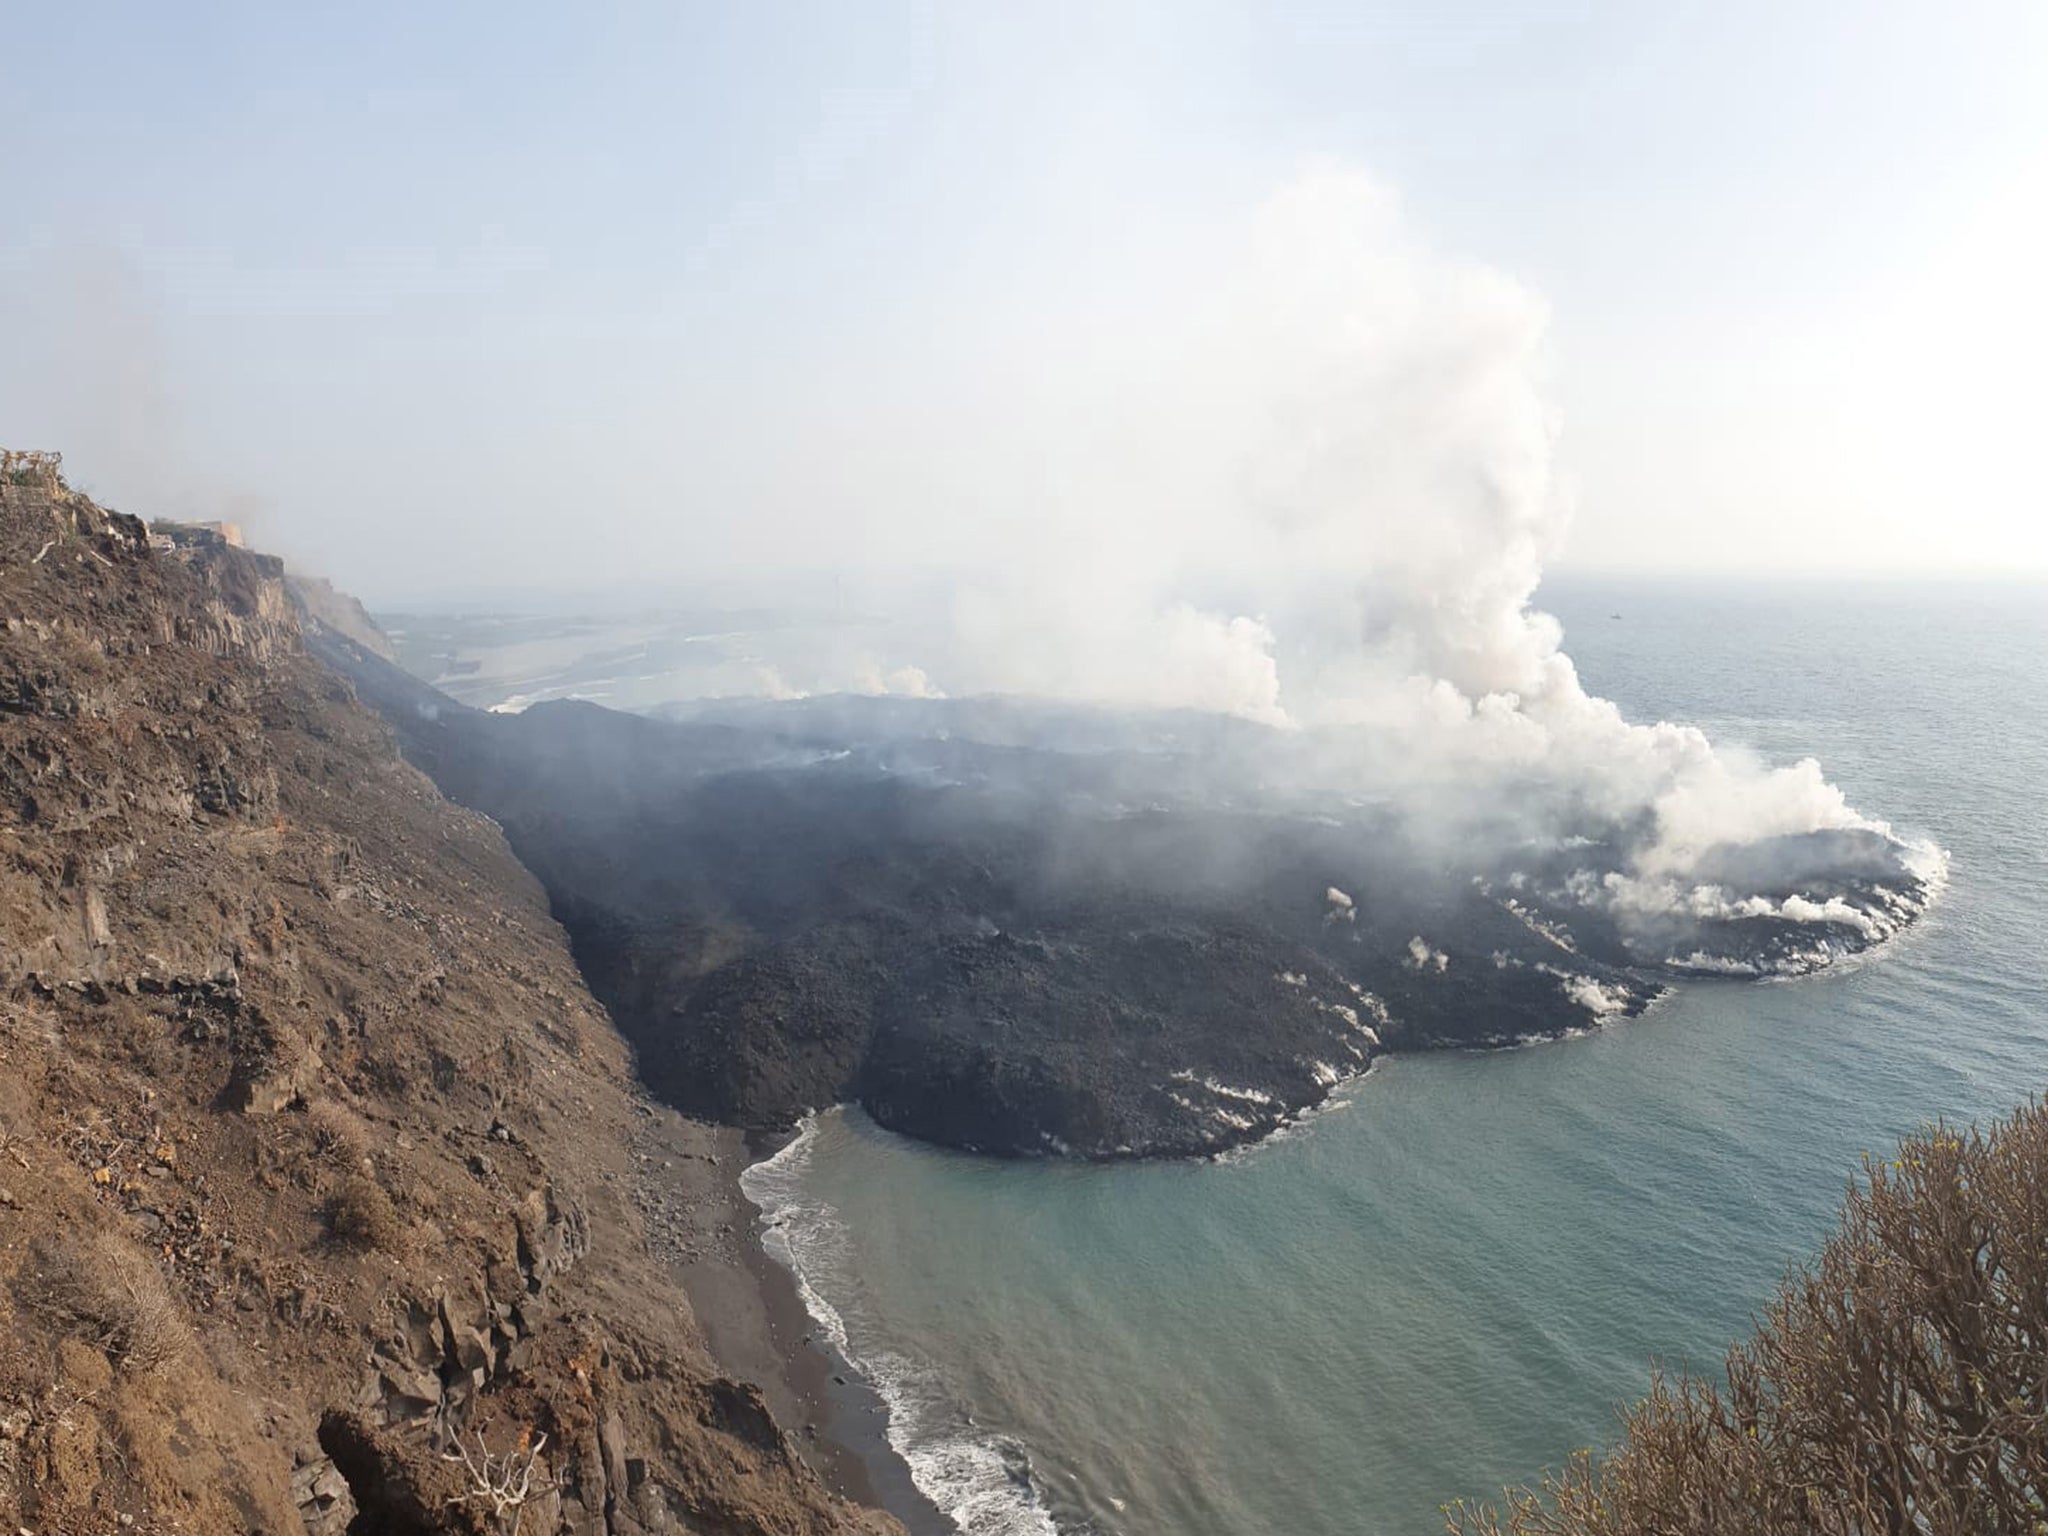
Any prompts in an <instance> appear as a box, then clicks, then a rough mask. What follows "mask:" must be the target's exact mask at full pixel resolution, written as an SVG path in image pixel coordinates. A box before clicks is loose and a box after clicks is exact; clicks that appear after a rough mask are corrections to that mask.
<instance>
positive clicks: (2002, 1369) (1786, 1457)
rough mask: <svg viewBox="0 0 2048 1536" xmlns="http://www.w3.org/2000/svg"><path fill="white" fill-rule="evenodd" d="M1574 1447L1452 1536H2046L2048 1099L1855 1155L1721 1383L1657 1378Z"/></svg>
mask: <svg viewBox="0 0 2048 1536" xmlns="http://www.w3.org/2000/svg"><path fill="white" fill-rule="evenodd" d="M1624 1426H1625V1435H1624V1438H1623V1439H1622V1441H1621V1443H1620V1444H1619V1446H1617V1447H1616V1449H1615V1450H1614V1451H1612V1452H1611V1453H1610V1454H1609V1455H1608V1456H1606V1457H1605V1458H1604V1459H1599V1460H1596V1459H1594V1458H1593V1457H1592V1456H1591V1455H1589V1454H1585V1453H1581V1454H1580V1455H1579V1456H1578V1457H1576V1458H1574V1459H1573V1461H1572V1462H1571V1463H1570V1464H1569V1465H1568V1466H1567V1467H1566V1468H1565V1470H1564V1471H1563V1472H1561V1473H1555V1474H1552V1475H1551V1476H1550V1477H1548V1478H1546V1479H1545V1481H1544V1484H1543V1486H1542V1488H1541V1489H1535V1490H1531V1489H1522V1490H1516V1491H1511V1492H1510V1493H1509V1494H1508V1495H1507V1498H1506V1504H1505V1508H1504V1509H1493V1508H1473V1507H1470V1506H1466V1505H1459V1506H1457V1507H1455V1508H1453V1509H1451V1510H1449V1511H1448V1515H1449V1519H1448V1529H1449V1530H1450V1531H1451V1532H1453V1533H1459V1536H1501V1533H1508V1536H1642V1533H1650V1532H1657V1533H1694V1532H1698V1533H1702V1536H1704V1533H1707V1532H1724V1531H1741V1532H1753V1533H1758V1536H1765V1533H1769V1536H1778V1533H1784V1536H1791V1533H1794V1532H1798V1533H1802V1536H1804V1533H1816V1536H1865V1533H1873V1532H1880V1531H1883V1532H1919V1533H1926V1536H1948V1533H1952V1532H1953V1533H1963V1532H1973V1533H1974V1532H1989V1531H2015V1532H2018V1531H2025V1532H2042V1531H2048V1105H2044V1104H2043V1103H2041V1102H2040V1101H2034V1102H2030V1103H2029V1104H2027V1105H2026V1106H2025V1107H2023V1108H2022V1109H2021V1110H2019V1111H2018V1112H2017V1113H2016V1114H2015V1115H2014V1116H2013V1118H2012V1119H2011V1120H2010V1121H2008V1122H2005V1123H2003V1124H1998V1125H1994V1126H1993V1128H1992V1129H1991V1130H1990V1131H1989V1132H1988V1133H1981V1132H1979V1131H1977V1130H1976V1129H1974V1128H1972V1129H1971V1130H1968V1131H1955V1130H1952V1129H1950V1128H1948V1127H1946V1126H1942V1125H1936V1126H1933V1127H1931V1128H1930V1129H1928V1130H1926V1131H1923V1132H1921V1133H1920V1134H1918V1135H1916V1136H1912V1137H1909V1138H1907V1139H1906V1140H1905V1141H1904V1142H1902V1143H1901V1144H1900V1146H1899V1149H1898V1154H1897V1156H1896V1157H1893V1158H1891V1159H1889V1160H1886V1161H1881V1162H1880V1161H1876V1160H1872V1159H1866V1160H1865V1167H1864V1178H1863V1180H1862V1182H1861V1183H1860V1184H1859V1185H1857V1186H1856V1187H1854V1188H1852V1189H1851V1190H1850V1192H1849V1197H1848V1201H1847V1203H1846V1205H1845V1206H1844V1208H1843V1212H1842V1220H1841V1225H1840V1227H1839V1228H1838V1230H1837V1231H1836V1232H1835V1234H1834V1236H1833V1237H1832V1238H1831V1239H1830V1240H1829V1241H1828V1243H1827V1245H1826V1246H1825V1247H1824V1248H1823V1249H1822V1250H1821V1254H1820V1258H1819V1259H1818V1261H1817V1262H1816V1263H1815V1264H1814V1265H1813V1267H1812V1268H1811V1269H1806V1270H1800V1271H1796V1272H1795V1273H1794V1274H1793V1275H1792V1276H1791V1277H1790V1278H1789V1279H1787V1280H1786V1282H1785V1283H1784V1285H1783V1286H1782V1288H1781V1289H1780V1291H1779V1293H1778V1295H1777V1297H1776V1299H1775V1300H1774V1301H1773V1302H1772V1303H1771V1304H1770V1306H1769V1307H1768V1308H1766V1310H1765V1314H1764V1317H1763V1319H1762V1320H1761V1321H1760V1322H1759V1323H1758V1325H1757V1328H1756V1332H1755V1334H1754V1335H1753V1336H1752V1337H1751V1338H1750V1339H1749V1340H1748V1341H1747V1342H1745V1343H1741V1344H1738V1345H1736V1346H1735V1348H1734V1349H1732V1350H1730V1351H1729V1354H1728V1360H1727V1372H1726V1384H1725V1386H1721V1385H1716V1384H1714V1383H1712V1382H1708V1381H1703V1380H1698V1379H1693V1378H1684V1377H1681V1378H1679V1379H1678V1380H1675V1381H1673V1380H1667V1379H1662V1378H1660V1379H1658V1380H1657V1381H1656V1382H1655V1383H1654V1385H1653V1387H1652V1389H1651V1393H1650V1396H1649V1398H1648V1399H1647V1400H1646V1401H1644V1402H1642V1403H1639V1404H1638V1405H1637V1406H1636V1407H1635V1408H1634V1409H1633V1410H1632V1411H1631V1412H1630V1413H1629V1414H1628V1415H1627V1416H1626V1418H1625V1421H1624Z"/></svg>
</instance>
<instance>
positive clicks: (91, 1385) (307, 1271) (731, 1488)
mask: <svg viewBox="0 0 2048 1536" xmlns="http://www.w3.org/2000/svg"><path fill="white" fill-rule="evenodd" d="M668 1114H669V1112H668V1111H666V1110H662V1109H659V1108H656V1107H655V1106H653V1105H651V1104H650V1103H648V1102H647V1101H646V1100H645V1099H644V1097H643V1096H642V1095H640V1094H639V1092H638V1091H637V1089H636V1088H635V1086H634V1083H633V1079H632V1076H631V1067H630V1062H629V1059H628V1054H627V1051H626V1049H625V1047H624V1046H623V1044H622V1043H621V1041H620V1039H619V1037H618V1036H617V1034H616V1033H615V1032H614V1030H613V1029H612V1027H611V1025H610V1023H609V1021H608V1020H607V1018H606V1017H605V1015H604V1012H603V1010H602V1009H601V1008H599V1007H598V1005H597V1004H596V1003H595V1002H594V1001H593V1000H592V999H591V997H590V996H589V994H588V993H587V992H586V991H585V989H584V987H583V985H582V983H581V981H580V980H579V978H578V975H577V972H576V969H575V966H574V964H573V962H572V961H571V959H570V956H569V954H568V951H567V949H566V947H565V945H564V942H563V938H562V935H561V932H560V930H559V929H558V928H557V927H556V926H555V924H554V922H553V921H552V920H551V919H550V917H549V916H548V909H547V906H546V903H545V901H544V899H543V897H542V895H541V893H540V891H539V889H538V887H537V886H536V885H535V883H534V882H533V881H532V879H531V878H530V877H528V875H527V874H526V873H525V871H524V870H522V869H521V868H520V866H519V865H518V863H517V862H516V861H515V860H514V859H513V857H512V856H511V854H510V852H509V851H508V850H507V848H506V846H505V843H504V840H503V838H502V837H501V836H500V834H499V832H498V830H497V828H496V826H495V825H494V824H493V823H491V822H490V821H488V820H486V819H484V818H483V817H481V816H477V815H474V814H472V813H469V812H466V811H463V810H460V809H458V808H456V807H454V806H452V805H450V804H449V803H448V802H447V801H445V800H443V799H442V798H441V797H440V796H439V794H438V793H437V792H436V791H435V790H434V788H433V786H432V785H431V784H430V783H429V782H428V781H427V780H426V779H425V778H424V777H423V776H422V775H421V774H419V773H418V772H416V771H414V770H413V769H411V768H409V767H408V766H406V765H405V764H404V763H403V762H402V761H401V760H400V759H399V757H398V754H397V752H396V751H395V749H394V747H393V745H392V742H391V739H390V736H389V734H388V732H387V731H386V729H385V728H384V726H383V725H382V724H381V723H379V722H378V721H377V720H376V719H375V718H374V717H372V716H371V715H370V714H369V713H368V712H367V711H366V710H364V709H363V708H361V707H360V706H359V705H358V704H357V703H356V702H355V699H354V697H353V694H352V692H351V691H350V689H349V687H348V685H347V684H345V683H343V682H342V681H341V680H339V679H338V678H337V677H335V676H334V675H333V674H332V673H330V672H328V671H327V670H326V669H324V668H323V667H322V666H320V665H319V664H318V663H317V662H316V661H314V660H313V659H311V658H310V657H308V656H307V655H305V654H304V652H303V651H302V649H301V646H300V643H299V632H298V627H297V624H296V621H295V620H294V618H293V616H292V609H291V607H290V604H289V603H288V601H287V598H286V594H285V591H284V587H283V582H282V572H281V569H280V568H279V567H278V566H277V564H276V562H274V561H270V560H267V559H266V558H264V557H262V556H257V555H252V554H248V553H246V552H243V551H239V550H226V549H223V550H208V551H199V552H187V553H165V552H161V551H156V550H152V549H151V548H150V546H149V541H148V538H147V536H146V534H145V532H144V530H143V528H142V526H141V525H140V524H139V523H137V522H135V521H134V520H133V519H129V518H124V517H121V516H119V515H117V514H111V513H108V512H105V511H103V510H102V509H100V508H98V507H95V506H94V505H92V504H91V503H90V502H88V501H86V500H84V499H83V498H82V497H77V496H74V495H71V494H70V493H67V492H61V491H60V492H54V493H46V492H42V491H34V490H27V489H23V488H19V487H0V1529H8V1530H13V1529H17V1528H25V1529H29V1530H33V1531H36V1532H42V1533H54V1532H69V1531H81V1532H83V1531H99V1530H119V1529H138V1530H144V1531H170V1530H176V1531H181V1532H197V1533H208V1532H222V1533H226V1532H236V1533H240V1532H244V1531H266V1532H271V1531H275V1532H297V1531H299V1530H301V1529H308V1528H310V1529H312V1530H315V1531H320V1532H327V1531H337V1530H341V1529H343V1528H345V1527H347V1526H348V1524H349V1522H350V1520H351V1519H352V1518H353V1519H354V1520H355V1526H354V1528H355V1529H358V1530H377V1531H408V1530H455V1531H482V1530H502V1529H511V1528H512V1522H513V1511H512V1510H510V1509H507V1510H505V1511H503V1512H502V1514H500V1513H498V1512H496V1511H494V1509H493V1507H492V1505H491V1504H490V1502H489V1501H487V1500H485V1499H483V1498H481V1497H479V1496H475V1495H476V1487H477V1481H478V1480H477V1479H476V1478H475V1477H474V1476H473V1475H472V1474H471V1472H470V1470H469V1468H468V1467H466V1466H465V1464H464V1463H463V1462H462V1461H461V1460H460V1459H449V1458H450V1456H451V1452H452V1447H453V1446H454V1444H455V1441H456V1437H458V1436H459V1437H460V1439H461V1442H462V1443H463V1445H465V1446H466V1447H468V1449H469V1455H470V1459H471V1461H472V1462H475V1461H476V1460H477V1459H478V1458H479V1456H480V1455H482V1454H484V1453H486V1452H487V1453H488V1454H489V1456H490V1457H491V1458H492V1471H493V1473H495V1472H496V1471H497V1470H498V1468H499V1467H500V1465H501V1460H502V1458H505V1457H507V1456H511V1457H513V1458H514V1459H515V1461H516V1463H517V1466H518V1467H519V1468H525V1467H526V1466H527V1463H528V1460H529V1458H530V1460H531V1469H530V1476H529V1477H528V1478H527V1490H528V1493H527V1498H526V1501H525V1503H524V1506H523V1509H521V1510H520V1511H519V1512H518V1518H519V1529H520V1530H521V1531H523V1532H525V1533H529V1536H532V1533H543V1536H544V1533H548V1532H554V1531H577V1532H613V1533H626V1532H635V1531H641V1530H647V1531H662V1530H684V1531H696V1532H716V1533H741V1532H774V1533H825V1532H843V1531H848V1532H850V1531H870V1532H886V1531H892V1530H895V1529H896V1527H895V1525H894V1523H893V1522H892V1521H889V1520H888V1519H887V1518H886V1517H883V1516H880V1515H877V1514H874V1513H872V1512H866V1511H861V1510H857V1509H855V1508H853V1507H852V1506H849V1505H847V1504H845V1503H843V1502H841V1501H839V1500H837V1499H835V1498H834V1497H833V1496H832V1495H830V1494H829V1493H827V1492H826V1491H825V1489H824V1488H823V1486H822V1485H821V1484H820V1483H819V1482H818V1480H817V1478H816V1477H815V1476H814V1475H813V1474H812V1473H811V1472H810V1471H809V1470H808V1469H807V1468H806V1467H805V1466H804V1464H803V1463H802V1462H801V1461H800V1460H799V1459H798V1458H797V1456H796V1455H795V1454H794V1453H793V1450H792V1448H791V1446H790V1444H789V1442H788V1441H787V1440H786V1439H785V1437H784V1436H783V1434H782V1433H781V1431H780V1430H779V1429H778V1428H777V1427H776V1426H775V1425H774V1423H773V1422H772V1421H771V1420H770V1418H769V1415H768V1413H767V1411H766V1409H765V1408H764V1406H763V1405H762V1402H761V1399H760V1397H759V1395H758V1393H757V1392H756V1391H755V1389H754V1388H752V1387H750V1386H744V1385H741V1384H738V1383H735V1382H733V1381H730V1380H727V1379H724V1378H723V1377H721V1375H720V1374H719V1372H718V1370H717V1368H716V1367H715V1365H714V1364H713V1363H712V1361H711V1360H710V1359H709V1358H708V1356H707V1355H706V1353H705V1351H704V1349H703V1347H702V1345H701V1343H700V1342H699V1336H698V1333H697V1330H696V1327H695V1324H694V1322H693V1320H692V1319H691V1317H690V1314H689V1310H688V1305H687V1302H686V1301H685V1299H684V1297H683V1295H682V1293H681V1291H680V1290H679V1289H678V1288H677V1286H676V1285H675V1283H674V1281H673V1280H672V1278H671V1277H670V1275H669V1273H668V1272H667V1270H666V1269H664V1267H663V1266H662V1264H661V1263H660V1262H659V1261H658V1260H657V1259H656V1258H655V1257H654V1256H652V1255H651V1254H650V1252H649V1248H648V1243H647V1235H646V1233H645V1232H644V1230H643V1228H642V1224H641V1219H640V1217H639V1215H638V1214H637V1211H636V1204H635V1196H636V1181H644V1177H645V1170H644V1169H641V1168H639V1167H638V1166H637V1164H636V1158H637V1156H638V1154H636V1153H635V1151H634V1150H633V1149H634V1147H635V1145H636V1141H644V1139H645V1133H646V1131H647V1129H648V1128H649V1126H650V1124H658V1122H659V1118H660V1117H665V1116H667V1115H668ZM543 1437H544V1438H543ZM479 1447H481V1450H479ZM512 1482H513V1483H514V1484H515V1485H516V1484H517V1482H518V1478H517V1476H516V1475H515V1476H514V1477H513V1478H512ZM359 1509H360V1513H358V1510H359Z"/></svg>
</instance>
